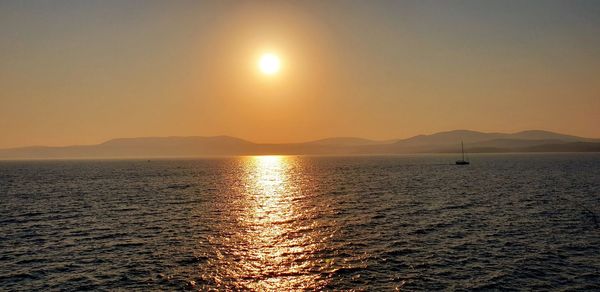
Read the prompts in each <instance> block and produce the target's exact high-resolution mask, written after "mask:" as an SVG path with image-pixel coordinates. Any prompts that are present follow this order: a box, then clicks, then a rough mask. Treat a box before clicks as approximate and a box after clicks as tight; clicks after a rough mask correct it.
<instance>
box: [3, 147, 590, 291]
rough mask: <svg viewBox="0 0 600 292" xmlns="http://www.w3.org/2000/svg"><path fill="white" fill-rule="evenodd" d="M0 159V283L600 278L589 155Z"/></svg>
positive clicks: (537, 284)
mask: <svg viewBox="0 0 600 292" xmlns="http://www.w3.org/2000/svg"><path fill="white" fill-rule="evenodd" d="M453 160H454V157H453V156H446V155H430V156H425V155H423V156H389V157H386V156H372V157H280V156H259V157H239V158H220V159H199V160H152V161H145V160H144V161H140V160H137V161H35V162H34V161H28V162H16V161H5V162H0V199H1V201H0V290H32V289H38V290H40V289H57V290H58V289H62V290H88V289H98V290H101V289H106V290H113V289H118V288H123V289H138V290H153V289H154V290H177V289H199V290H209V289H217V290H275V291H284V290H300V289H320V290H350V289H355V290H393V289H397V288H400V289H402V290H408V291H412V290H436V289H461V288H465V289H528V290H529V289H542V290H552V289H564V288H573V289H580V290H597V289H600V227H599V226H598V224H600V155H598V154H554V155H551V154H544V155H541V154H540V155H524V154H521V155H517V154H512V155H480V156H475V157H473V158H472V162H473V164H472V165H469V166H455V165H451V164H450V163H452V162H453Z"/></svg>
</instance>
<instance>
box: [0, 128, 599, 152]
mask: <svg viewBox="0 0 600 292" xmlns="http://www.w3.org/2000/svg"><path fill="white" fill-rule="evenodd" d="M461 140H462V141H464V143H465V149H466V151H467V152H469V153H485V152H488V153H489V152H600V139H592V138H583V137H577V136H571V135H564V134H559V133H553V132H548V131H539V130H532V131H523V132H518V133H512V134H506V133H483V132H476V131H469V130H455V131H449V132H440V133H436V134H432V135H419V136H415V137H411V138H408V139H397V140H388V141H373V140H368V139H362V138H352V137H342V138H327V139H322V140H316V141H310V142H304V143H287V144H260V143H253V142H250V141H246V140H243V139H239V138H234V137H229V136H215V137H198V136H193V137H146V138H120V139H113V140H109V141H107V142H104V143H101V144H97V145H82V146H65V147H46V146H32V147H20V148H11V149H0V159H47V158H154V157H198V156H228V155H268V154H282V155H302V154H307V155H311V154H312V155H351V154H401V153H453V152H460V141H461Z"/></svg>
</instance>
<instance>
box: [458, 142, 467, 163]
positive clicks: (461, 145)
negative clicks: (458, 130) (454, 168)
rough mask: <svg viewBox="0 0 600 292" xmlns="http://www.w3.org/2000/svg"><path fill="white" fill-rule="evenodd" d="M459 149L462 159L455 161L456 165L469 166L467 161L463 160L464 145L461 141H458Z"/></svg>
mask: <svg viewBox="0 0 600 292" xmlns="http://www.w3.org/2000/svg"><path fill="white" fill-rule="evenodd" d="M460 149H461V150H462V159H461V160H457V161H456V165H467V164H469V162H468V161H466V160H465V145H464V144H463V141H462V140H461V141H460Z"/></svg>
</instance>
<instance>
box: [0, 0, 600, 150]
mask: <svg viewBox="0 0 600 292" xmlns="http://www.w3.org/2000/svg"><path fill="white" fill-rule="evenodd" d="M598 15H600V4H598V3H593V2H588V1H539V2H538V1H527V2H523V1H508V2H506V1H497V2H496V3H494V2H491V1H490V2H482V1H460V2H454V1H447V2H443V3H442V2H439V1H431V2H429V1H403V2H398V1H390V2H387V1H368V2H367V1H357V2H354V1H327V2H325V3H320V2H318V1H302V2H299V1H296V2H283V1H273V2H265V1H261V2H249V1H243V2H242V1H240V2H235V1H214V2H197V1H191V2H184V1H177V2H170V1H168V2H165V1H156V2H154V1H143V2H133V1H131V2H123V1H114V2H113V1H95V2H92V1H85V3H84V2H83V1H81V2H80V1H47V2H41V1H32V2H29V1H13V2H7V1H3V2H1V3H0V88H1V91H0V128H1V129H2V130H1V132H0V135H1V136H0V148H6V147H16V146H25V145H69V144H93V143H99V142H102V141H105V140H108V139H111V138H116V137H140V136H188V135H190V136H191V135H200V136H210V135H223V134H224V135H231V136H236V137H240V138H244V139H248V140H251V141H254V142H298V141H306V140H312V139H318V138H324V137H331V136H357V137H364V138H371V139H390V138H403V137H408V136H412V135H417V134H428V133H433V132H438V131H445V130H453V129H472V130H480V131H499V132H514V131H520V130H526V129H544V130H551V131H557V132H562V133H567V134H574V135H581V136H587V137H600V127H599V126H598V125H600V82H598V76H600V58H599V57H598V52H599V51H600V37H599V36H600V20H599V19H600V18H599V17H597V16H598ZM264 52H274V53H276V54H278V55H279V57H280V58H281V60H282V70H281V72H280V73H279V74H277V75H274V76H265V75H263V74H260V73H259V71H258V69H257V66H256V64H257V61H258V58H259V57H260V55H261V54H263V53H264Z"/></svg>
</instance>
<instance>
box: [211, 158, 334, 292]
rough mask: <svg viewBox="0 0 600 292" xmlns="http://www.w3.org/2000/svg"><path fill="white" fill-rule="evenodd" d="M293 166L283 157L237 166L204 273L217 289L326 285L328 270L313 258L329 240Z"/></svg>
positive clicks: (303, 174) (319, 259) (308, 189)
mask: <svg viewBox="0 0 600 292" xmlns="http://www.w3.org/2000/svg"><path fill="white" fill-rule="evenodd" d="M299 163H300V162H299V161H298V159H296V158H294V157H287V156H253V157H245V158H243V159H242V160H241V164H240V165H238V166H239V169H240V172H239V173H238V176H237V177H236V178H235V179H234V180H233V181H234V182H232V184H233V185H235V186H233V187H232V188H234V189H236V191H235V192H234V193H233V194H232V195H230V197H229V198H230V199H229V201H228V203H227V204H228V206H227V208H226V209H228V210H230V211H229V212H227V213H225V214H223V216H222V218H223V219H222V220H223V221H224V222H227V224H226V226H223V229H224V230H223V231H221V235H220V236H219V237H218V238H213V239H212V242H211V244H212V246H213V248H214V249H215V253H216V257H215V258H216V259H215V260H214V261H213V262H212V263H210V264H209V265H208V266H207V267H206V268H207V271H206V274H208V275H207V276H208V277H209V278H212V279H213V281H215V282H216V284H217V285H218V286H221V287H222V288H224V289H233V290H258V291H289V290H301V289H318V288H319V287H323V286H324V285H325V284H326V279H325V278H324V277H323V273H322V272H323V269H325V268H327V267H328V266H329V264H328V262H327V260H326V259H323V258H322V256H320V255H319V254H318V253H319V251H320V250H322V249H323V247H324V246H326V244H325V241H327V240H328V239H329V235H328V234H327V233H326V232H324V230H327V229H328V227H327V226H326V225H327V224H328V223H324V222H326V221H325V220H323V218H322V216H321V215H322V214H320V213H321V210H320V208H319V206H316V205H315V202H314V200H312V198H311V196H312V195H314V192H313V191H311V182H310V179H309V176H308V175H307V174H306V172H305V171H304V170H303V168H302V166H301V165H300V164H299ZM321 209H322V208H321ZM224 225H225V224H224Z"/></svg>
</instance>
